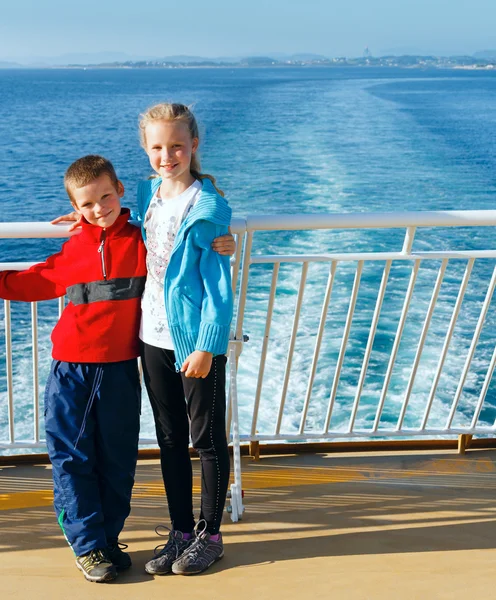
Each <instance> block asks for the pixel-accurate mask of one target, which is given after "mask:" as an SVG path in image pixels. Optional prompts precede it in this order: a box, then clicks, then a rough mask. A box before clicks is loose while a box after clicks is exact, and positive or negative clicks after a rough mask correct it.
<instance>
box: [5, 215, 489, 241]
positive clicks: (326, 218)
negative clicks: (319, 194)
mask: <svg viewBox="0 0 496 600" xmlns="http://www.w3.org/2000/svg"><path fill="white" fill-rule="evenodd" d="M135 223H136V222H135ZM488 226H493V227H494V226H496V210H441V211H415V212H413V211H412V212H408V211H405V212H373V213H314V214H303V213H300V214H279V215H269V214H260V215H248V216H247V217H246V218H242V217H235V218H233V219H232V221H231V231H232V233H236V234H241V233H244V232H245V231H281V230H287V231H289V230H297V229H300V230H308V229H394V228H404V227H488ZM68 230H69V225H64V224H57V225H52V224H51V223H44V222H30V221H17V222H12V223H0V239H6V238H65V237H69V236H71V235H73V234H74V233H77V231H75V232H69V231H68Z"/></svg>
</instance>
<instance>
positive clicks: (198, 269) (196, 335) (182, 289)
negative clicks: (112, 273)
mask: <svg viewBox="0 0 496 600" xmlns="http://www.w3.org/2000/svg"><path fill="white" fill-rule="evenodd" d="M161 183H162V179H161V178H160V177H159V178H156V179H149V180H147V181H142V182H141V183H140V184H139V186H138V220H139V221H141V233H142V235H143V240H144V241H145V244H146V231H145V228H144V221H145V216H146V212H147V210H148V207H149V206H150V202H151V199H152V198H153V196H154V195H155V192H156V191H157V190H158V188H159V186H160V184H161ZM201 183H202V189H201V192H200V196H199V198H198V200H197V201H196V203H195V204H194V206H193V208H192V209H191V210H190V211H189V213H188V215H187V216H186V218H185V219H184V221H183V222H182V224H181V225H180V227H179V230H178V232H177V235H176V239H175V241H174V246H173V248H172V252H171V255H170V258H169V264H168V266H167V270H166V272H165V280H164V293H165V310H166V314H167V321H168V323H169V329H170V333H171V337H172V342H173V344H174V353H175V357H176V369H177V370H179V369H180V368H181V366H182V364H183V363H184V361H185V360H186V358H187V357H188V356H189V355H190V354H191V353H192V352H193V351H194V350H203V351H206V352H211V353H212V354H213V355H214V356H215V355H218V354H225V353H226V351H227V345H228V342H229V332H230V325H231V319H232V305H233V298H232V289H231V269H230V257H229V256H221V255H220V254H219V253H218V252H215V251H214V250H212V248H211V243H212V241H213V240H214V238H216V237H218V236H219V235H224V234H226V233H227V232H228V227H229V224H230V222H231V213H232V211H231V209H230V208H229V205H228V204H227V201H226V200H225V199H224V198H223V197H222V196H221V195H220V194H219V193H218V192H217V190H216V189H215V187H214V185H213V184H212V182H211V181H210V180H209V179H202V180H201Z"/></svg>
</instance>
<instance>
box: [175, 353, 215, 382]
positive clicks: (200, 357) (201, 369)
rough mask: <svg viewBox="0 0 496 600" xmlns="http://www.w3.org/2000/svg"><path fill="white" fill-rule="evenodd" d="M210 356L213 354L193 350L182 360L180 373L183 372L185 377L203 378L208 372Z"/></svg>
mask: <svg viewBox="0 0 496 600" xmlns="http://www.w3.org/2000/svg"><path fill="white" fill-rule="evenodd" d="M212 358H213V354H212V353H211V352H203V351H202V350H195V351H194V352H192V353H191V354H190V355H189V356H188V358H187V359H186V360H185V361H184V362H183V366H182V367H181V373H184V375H185V377H196V378H197V379H199V378H200V377H201V378H202V379H205V377H206V376H207V375H208V374H209V373H210V368H211V366H212Z"/></svg>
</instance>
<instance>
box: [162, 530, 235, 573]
mask: <svg viewBox="0 0 496 600" xmlns="http://www.w3.org/2000/svg"><path fill="white" fill-rule="evenodd" d="M200 523H201V521H200ZM203 523H204V525H203V528H202V529H201V531H199V530H198V525H197V531H196V532H195V539H194V541H193V543H192V544H191V545H190V546H189V548H188V549H187V550H186V551H185V552H184V553H183V554H182V556H181V557H180V558H178V560H176V561H175V562H174V564H173V565H172V572H173V573H174V574H175V575H197V574H198V573H203V571H206V570H207V569H208V567H210V566H211V565H213V564H214V562H216V561H218V560H220V559H221V558H222V557H223V556H224V544H223V543H222V534H220V533H219V539H218V541H216V542H215V541H214V540H212V539H211V535H210V533H208V531H207V524H206V523H205V521H203Z"/></svg>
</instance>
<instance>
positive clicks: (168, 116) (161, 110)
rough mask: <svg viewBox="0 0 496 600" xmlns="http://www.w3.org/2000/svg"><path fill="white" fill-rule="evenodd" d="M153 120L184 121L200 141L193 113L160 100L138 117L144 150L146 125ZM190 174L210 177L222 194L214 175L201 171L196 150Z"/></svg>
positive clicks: (178, 105) (202, 177) (181, 105)
mask: <svg viewBox="0 0 496 600" xmlns="http://www.w3.org/2000/svg"><path fill="white" fill-rule="evenodd" d="M154 121H179V122H181V123H184V124H185V125H186V126H187V128H188V131H189V133H190V135H191V139H193V138H197V139H198V141H200V133H199V131H198V124H197V122H196V119H195V115H194V114H193V112H192V111H191V110H190V109H189V107H188V106H185V105H184V104H176V103H169V102H162V103H161V104H156V105H155V106H152V107H150V108H149V109H148V110H147V111H146V112H144V113H143V114H141V115H140V118H139V130H140V141H141V145H142V147H143V148H144V149H145V151H146V126H147V125H148V124H149V123H153V122H154ZM190 172H191V175H193V177H194V178H195V179H210V181H211V182H212V183H213V184H214V187H215V189H216V190H217V191H218V192H219V194H220V195H221V196H224V192H223V191H222V190H220V189H219V188H218V187H217V185H216V181H215V177H213V176H212V175H208V174H206V173H202V172H201V166H200V157H199V154H198V151H196V152H195V153H194V154H192V156H191V165H190Z"/></svg>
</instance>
